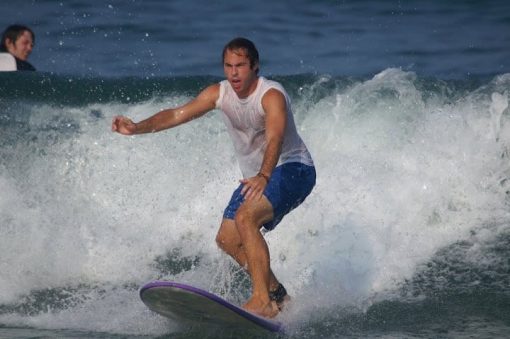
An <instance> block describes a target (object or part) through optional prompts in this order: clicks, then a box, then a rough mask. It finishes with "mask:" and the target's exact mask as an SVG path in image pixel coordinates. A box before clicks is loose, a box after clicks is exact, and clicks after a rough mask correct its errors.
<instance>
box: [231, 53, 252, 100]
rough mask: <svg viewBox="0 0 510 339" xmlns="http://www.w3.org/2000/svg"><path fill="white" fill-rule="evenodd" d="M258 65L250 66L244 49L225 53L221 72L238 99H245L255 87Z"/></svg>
mask: <svg viewBox="0 0 510 339" xmlns="http://www.w3.org/2000/svg"><path fill="white" fill-rule="evenodd" d="M257 68H258V65H253V67H251V66H250V59H248V56H247V55H246V51H245V50H244V49H237V50H229V49H227V50H226V51H225V55H224V57H223V71H224V72H225V77H226V78H227V80H228V82H229V83H230V85H231V86H232V88H233V89H234V91H235V92H236V94H237V96H238V97H239V98H246V97H247V96H248V95H250V94H251V93H252V92H253V91H254V90H255V88H256V87H257V82H256V81H255V80H257V73H256V69H257Z"/></svg>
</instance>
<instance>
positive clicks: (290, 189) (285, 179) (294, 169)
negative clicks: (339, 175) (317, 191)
mask: <svg viewBox="0 0 510 339" xmlns="http://www.w3.org/2000/svg"><path fill="white" fill-rule="evenodd" d="M315 177H316V173H315V167H314V166H308V165H305V164H302V163H299V162H290V163H286V164H283V165H280V166H278V167H276V168H275V169H274V170H273V173H271V177H270V179H269V182H268V183H267V186H266V188H265V190H264V195H265V196H266V197H267V199H268V200H269V202H270V203H271V205H272V206H273V215H274V217H273V220H271V221H269V222H267V223H265V224H264V225H262V226H263V227H264V228H265V229H266V230H268V231H270V230H272V229H274V228H275V227H276V225H278V224H279V223H280V221H281V220H282V219H283V217H284V216H285V215H286V214H287V213H289V212H290V211H292V210H293V209H294V208H296V207H297V206H299V205H300V204H301V203H302V202H303V201H304V200H305V198H306V197H307V196H308V195H309V194H310V192H312V189H313V187H314V186H315ZM242 188H243V184H241V185H239V187H238V188H237V189H236V190H235V191H234V193H233V194H232V198H230V202H229V203H228V206H227V208H225V211H224V212H223V218H225V219H234V218H235V215H236V212H237V209H238V208H239V207H240V206H241V204H242V203H243V201H244V197H243V196H242V195H241V190H242Z"/></svg>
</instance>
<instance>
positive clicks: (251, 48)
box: [222, 37, 259, 73]
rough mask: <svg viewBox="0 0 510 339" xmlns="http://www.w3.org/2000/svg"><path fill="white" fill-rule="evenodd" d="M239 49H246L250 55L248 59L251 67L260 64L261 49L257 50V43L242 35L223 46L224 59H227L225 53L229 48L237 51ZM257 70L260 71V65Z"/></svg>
mask: <svg viewBox="0 0 510 339" xmlns="http://www.w3.org/2000/svg"><path fill="white" fill-rule="evenodd" d="M239 49H244V50H245V51H246V56H247V57H248V60H250V68H253V67H255V65H258V64H259V51H257V47H255V44H254V43H253V42H251V41H250V40H248V39H246V38H241V37H239V38H235V39H233V40H231V41H230V42H229V43H227V44H226V45H225V47H224V48H223V54H222V56H223V59H222V60H223V61H225V53H226V52H227V50H229V51H236V50H239ZM256 72H257V73H258V72H259V69H258V67H257V69H256Z"/></svg>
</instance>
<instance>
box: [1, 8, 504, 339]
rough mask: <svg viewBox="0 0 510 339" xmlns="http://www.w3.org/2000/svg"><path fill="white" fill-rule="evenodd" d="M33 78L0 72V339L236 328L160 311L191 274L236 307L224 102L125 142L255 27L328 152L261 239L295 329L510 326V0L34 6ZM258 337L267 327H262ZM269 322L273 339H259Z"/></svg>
mask: <svg viewBox="0 0 510 339" xmlns="http://www.w3.org/2000/svg"><path fill="white" fill-rule="evenodd" d="M0 13H1V15H0V23H1V24H2V26H6V25H8V24H11V23H13V22H21V23H25V24H27V25H29V26H31V27H32V28H33V29H34V31H35V33H36V48H35V50H34V53H33V55H32V56H31V58H30V61H31V62H32V63H33V64H34V65H35V66H36V67H37V68H38V70H40V71H39V72H36V73H30V72H29V73H0V258H1V260H0V337H6V338H13V337H16V338H35V337H49V338H51V337H66V338H67V337H68V338H161V337H164V338H166V337H168V338H203V337H213V338H216V337H217V338H223V337H245V336H246V335H247V334H246V333H236V332H232V330H231V329H215V330H210V329H203V328H195V329H190V328H186V327H183V324H176V323H173V322H171V321H168V320H166V319H163V318H161V317H159V316H157V315H155V314H153V313H151V312H150V311H149V310H148V309H147V308H146V307H145V306H144V305H143V304H142V303H141V302H140V300H139V298H138V288H139V287H140V286H141V285H143V284H144V283H146V282H148V281H150V280H154V279H168V280H178V281H182V282H187V283H191V284H193V285H196V286H198V287H201V288H204V289H207V290H210V291H213V292H215V293H218V294H220V295H221V296H223V297H224V298H227V299H229V300H231V301H234V302H238V303H241V302H243V300H244V299H245V298H246V296H247V295H249V292H250V291H249V283H248V278H247V276H246V275H245V274H244V272H242V271H240V270H239V269H238V268H236V266H235V265H233V263H232V262H231V261H230V260H229V259H228V258H226V257H225V256H224V255H222V254H221V253H220V252H219V250H218V249H217V248H216V245H215V243H214V237H215V234H216V231H217V228H218V224H219V221H220V220H221V211H222V210H223V208H224V205H225V203H226V201H227V200H228V198H229V196H230V194H231V192H232V190H233V188H234V187H235V186H236V185H237V180H238V178H239V175H240V174H239V170H238V167H237V164H236V162H235V159H234V158H233V156H232V154H233V153H232V152H233V151H232V145H231V143H230V140H229V138H228V135H227V133H226V130H225V128H224V126H223V124H222V121H221V119H220V118H219V116H218V112H211V113H210V114H209V115H207V116H205V117H204V118H202V119H199V120H197V121H193V122H192V123H190V124H188V125H185V126H182V127H179V128H178V129H175V130H172V131H167V132H164V133H159V134H155V135H150V136H149V135H145V136H135V137H123V136H120V135H117V134H112V133H111V132H110V130H109V129H110V126H109V124H110V121H111V119H112V117H113V116H114V115H117V114H127V115H129V116H131V117H133V118H134V119H135V120H139V119H142V118H145V117H147V116H148V115H150V114H152V113H154V112H157V111H159V110H160V109H162V108H165V107H171V106H175V105H178V104H181V103H183V102H185V101H187V100H189V99H190V98H192V97H193V96H194V95H195V94H196V93H198V92H199V91H200V90H201V89H202V88H204V87H205V86H206V85H208V84H210V83H211V82H215V81H219V80H220V79H222V67H221V50H222V48H223V45H224V44H225V43H226V42H227V41H228V40H229V39H231V38H233V37H235V36H238V35H243V36H247V37H249V38H251V39H252V40H253V41H254V42H255V43H256V44H257V46H258V47H259V51H260V53H261V66H262V67H261V69H262V74H263V75H265V76H268V77H271V78H274V79H276V80H278V81H280V82H281V83H282V84H283V85H284V86H285V87H286V88H287V90H288V92H289V94H290V96H291V98H292V101H293V106H294V111H295V115H296V119H295V120H296V123H297V125H298V129H299V130H300V134H301V135H302V137H303V139H304V140H305V142H306V143H307V145H308V146H309V148H310V150H311V152H312V155H313V157H314V161H315V163H316V165H317V171H318V181H317V187H316V189H315V191H314V192H313V193H312V195H311V196H310V197H309V198H308V199H307V201H306V202H305V204H303V205H302V206H300V208H298V209H296V210H295V211H293V212H292V213H291V214H290V215H289V216H287V217H286V218H285V219H284V221H283V222H282V224H280V226H279V227H278V228H277V229H276V230H275V231H274V232H270V233H269V234H267V235H266V239H267V241H268V244H269V247H270V250H271V254H272V266H273V268H274V270H275V271H276V272H277V273H278V276H279V277H280V279H281V280H282V281H283V282H284V283H285V285H286V287H287V289H288V290H289V292H290V293H291V295H292V297H293V303H291V305H290V306H289V308H288V310H287V312H285V313H284V314H282V315H281V316H280V320H281V321H283V322H284V323H285V325H286V326H287V334H286V335H285V336H283V337H291V338H309V337H316V338H342V337H345V338H381V337H387V338H393V337H396V338H401V337H406V338H471V337H476V338H505V337H508V335H509V333H510V306H509V305H510V289H509V286H510V261H509V258H510V252H509V248H510V212H509V211H510V206H509V205H510V193H509V192H510V110H509V108H508V107H509V95H510V71H509V67H510V65H509V60H510V3H509V2H507V1H491V2H481V1H449V2H441V1H429V2H421V1H405V2H404V1H401V2H399V1H384V2H378V1H304V0H299V1H273V2H269V1H262V2H261V1H259V2H254V1H253V2H243V3H234V2H231V1H207V2H206V1H194V2H189V1H167V2H163V1H109V2H100V1H61V2H60V1H49V0H48V1H25V2H22V3H18V4H11V3H6V2H3V3H0ZM257 336H258V335H257ZM266 336H267V337H271V336H270V335H266V334H264V333H260V335H259V337H266Z"/></svg>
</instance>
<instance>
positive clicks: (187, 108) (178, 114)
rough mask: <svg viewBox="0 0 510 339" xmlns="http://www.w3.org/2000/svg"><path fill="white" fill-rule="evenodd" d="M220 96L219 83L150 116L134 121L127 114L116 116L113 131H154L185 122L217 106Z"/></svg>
mask: <svg viewBox="0 0 510 339" xmlns="http://www.w3.org/2000/svg"><path fill="white" fill-rule="evenodd" d="M218 96H219V84H214V85H211V86H209V87H207V88H206V89H204V90H203V91H202V92H200V94H199V95H198V96H197V97H196V98H195V99H193V100H191V101H190V102H188V103H186V104H185V105H183V106H180V107H176V108H169V109H165V110H163V111H160V112H158V113H156V114H154V115H153V116H151V117H150V118H147V119H145V120H142V121H140V122H138V123H134V122H133V121H132V120H131V119H129V118H127V117H125V116H116V117H114V118H113V120H112V131H114V132H117V133H120V134H124V135H132V134H142V133H154V132H159V131H162V130H165V129H168V128H172V127H175V126H178V125H181V124H184V123H186V122H188V121H191V120H193V119H196V118H199V117H201V116H203V115H204V114H205V113H207V112H209V111H211V110H213V109H214V108H215V107H216V101H217V100H218Z"/></svg>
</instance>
